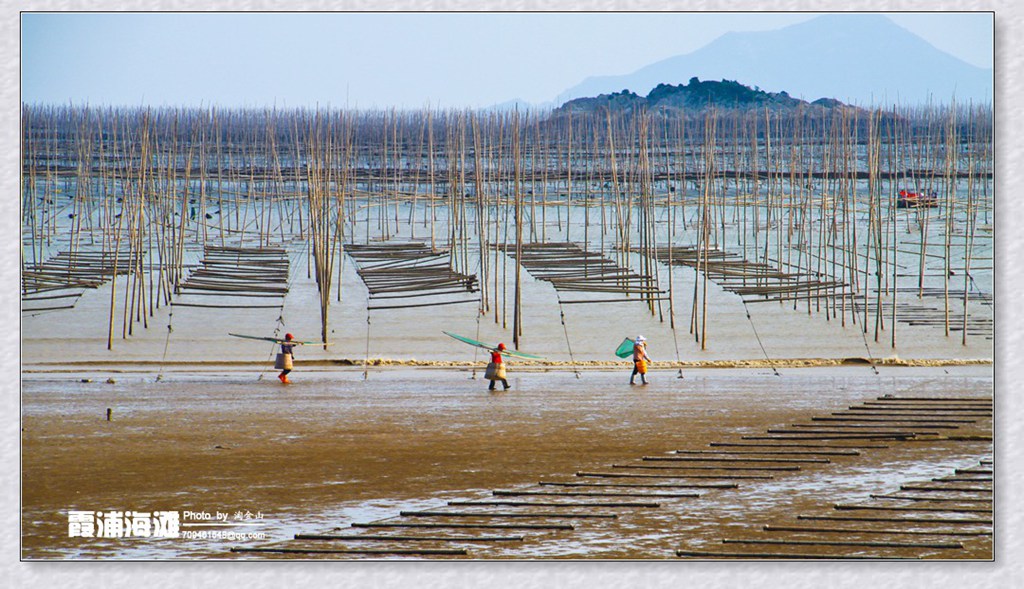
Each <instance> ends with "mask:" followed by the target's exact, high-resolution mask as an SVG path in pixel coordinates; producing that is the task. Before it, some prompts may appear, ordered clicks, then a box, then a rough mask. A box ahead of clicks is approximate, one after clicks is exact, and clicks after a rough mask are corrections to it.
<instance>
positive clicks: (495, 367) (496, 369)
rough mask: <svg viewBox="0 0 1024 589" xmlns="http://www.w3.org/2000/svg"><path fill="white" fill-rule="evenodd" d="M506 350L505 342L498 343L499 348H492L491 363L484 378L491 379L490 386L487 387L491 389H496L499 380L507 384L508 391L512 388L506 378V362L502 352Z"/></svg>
mask: <svg viewBox="0 0 1024 589" xmlns="http://www.w3.org/2000/svg"><path fill="white" fill-rule="evenodd" d="M504 350H505V344H498V347H497V348H495V349H493V350H491V363H490V364H488V365H487V371H486V372H484V378H486V379H487V380H489V381H491V384H490V386H488V387H487V390H489V391H493V390H494V385H495V384H496V383H497V382H498V381H499V380H500V381H501V384H502V385H504V386H505V390H506V391H507V390H508V389H509V388H511V385H509V384H508V381H507V380H505V363H504V362H503V361H502V359H501V353H502V352H503V351H504Z"/></svg>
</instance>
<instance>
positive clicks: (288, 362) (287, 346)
mask: <svg viewBox="0 0 1024 589" xmlns="http://www.w3.org/2000/svg"><path fill="white" fill-rule="evenodd" d="M292 339H293V336H292V334H290V333H286V334H284V341H283V342H281V353H280V354H278V355H277V361H276V362H274V368H277V369H278V370H280V371H281V374H278V375H277V378H278V379H280V380H281V382H282V383H284V384H289V383H290V382H292V381H290V380H288V373H289V372H291V371H292V360H293V359H294V357H295V356H294V354H295V344H293V343H291V342H292Z"/></svg>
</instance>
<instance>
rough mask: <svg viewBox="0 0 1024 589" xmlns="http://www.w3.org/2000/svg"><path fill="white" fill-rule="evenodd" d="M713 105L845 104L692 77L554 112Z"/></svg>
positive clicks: (582, 101)
mask: <svg viewBox="0 0 1024 589" xmlns="http://www.w3.org/2000/svg"><path fill="white" fill-rule="evenodd" d="M712 106H713V107H715V108H717V109H724V110H734V109H735V110H749V109H760V108H770V109H773V110H797V109H799V108H801V107H803V108H821V109H831V108H835V107H842V106H846V105H844V104H843V103H842V102H839V101H838V100H835V99H832V98H820V99H818V100H815V101H814V102H807V101H805V100H800V99H798V98H793V97H792V96H790V95H789V94H787V93H786V92H765V91H764V90H761V89H760V88H757V87H754V88H751V87H749V86H744V85H743V84H740V83H739V82H736V81H733V80H722V81H720V82H716V81H701V80H699V79H697V78H696V77H694V78H690V82H689V83H688V84H679V85H677V86H673V85H671V84H658V85H657V86H656V87H655V88H654V89H653V90H651V91H650V93H649V94H647V96H640V95H639V94H637V93H635V92H630V91H629V90H628V89H627V90H622V91H621V92H613V93H611V94H601V95H599V96H596V97H587V98H576V99H574V100H570V101H569V102H566V103H565V104H563V105H562V106H560V107H558V108H556V109H555V111H554V114H556V115H558V114H564V113H569V112H572V113H579V112H599V111H603V110H605V109H610V110H612V111H614V112H618V111H631V110H639V109H643V108H646V109H647V110H660V109H665V110H684V111H699V110H703V109H705V108H708V107H712Z"/></svg>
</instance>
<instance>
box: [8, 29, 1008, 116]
mask: <svg viewBox="0 0 1024 589" xmlns="http://www.w3.org/2000/svg"><path fill="white" fill-rule="evenodd" d="M821 14H825V13H811V12H799V13H781V12H773V13H753V12H750V13H713V12H703V13H696V12H690V13H637V12H629V13H615V12H601V13H593V12H591V13H511V12H504V13H447V12H440V13H431V12H418V13H341V12H332V13H297V12H290V13H247V12H233V13H32V12H26V13H23V14H22V29H21V48H22V54H21V82H22V88H21V89H22V94H21V98H22V101H23V102H24V103H29V104H68V103H70V104H75V105H86V104H88V105H96V106H108V105H111V106H218V107H252V108H266V107H278V108H295V107H315V106H319V107H328V106H329V107H352V108H392V107H395V108H422V107H426V106H431V107H444V108H449V107H455V108H461V107H474V108H480V107H487V106H493V105H496V104H501V103H505V102H508V101H512V100H520V101H523V102H526V103H531V104H544V103H549V102H552V101H555V100H556V99H557V97H558V96H559V94H561V93H563V92H564V91H566V90H567V89H568V88H570V87H571V86H573V85H575V84H578V83H580V82H581V81H582V80H584V79H585V78H587V77H590V76H598V75H612V74H625V73H630V72H632V71H635V70H637V69H639V68H641V67H644V66H646V65H649V64H651V63H654V62H656V61H659V60H662V59H665V58H668V57H672V56H676V55H682V54H687V53H691V52H693V51H695V50H697V49H699V48H701V47H703V46H705V45H707V44H708V43H710V42H711V41H713V40H715V39H716V38H718V37H720V36H721V35H723V34H725V33H728V32H733V31H755V30H771V29H778V28H782V27H785V26H789V25H792V24H796V23H799V22H804V21H807V20H810V19H812V18H815V17H817V16H820V15H821ZM879 14H883V15H884V16H887V17H889V18H890V19H891V20H893V21H894V22H895V23H896V24H898V25H899V26H902V27H904V28H906V29H908V30H909V31H910V32H912V33H914V34H917V35H919V36H921V37H922V38H924V39H925V40H926V41H928V42H929V43H931V44H932V45H933V46H935V47H936V48H937V49H939V50H941V51H944V52H946V53H949V54H950V55H953V56H954V57H957V58H958V59H961V60H963V61H965V62H967V63H970V64H972V65H975V66H977V67H983V68H991V67H993V64H992V61H993V50H992V47H993V43H992V32H993V31H992V28H993V27H992V19H993V15H992V13H977V12H976V13H949V12H941V13H939V12H934V13H906V12H901V13H879ZM954 33H955V34H954ZM55 40H56V41H55ZM552 56H557V58H555V59H553V58H552ZM739 81H740V82H741V83H743V82H744V81H743V80H739Z"/></svg>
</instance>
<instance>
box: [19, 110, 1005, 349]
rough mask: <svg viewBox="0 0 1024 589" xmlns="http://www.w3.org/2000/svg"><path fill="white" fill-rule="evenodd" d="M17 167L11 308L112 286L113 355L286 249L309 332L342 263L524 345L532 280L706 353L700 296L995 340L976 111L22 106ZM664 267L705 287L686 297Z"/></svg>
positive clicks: (43, 307) (561, 299) (873, 330)
mask: <svg viewBox="0 0 1024 589" xmlns="http://www.w3.org/2000/svg"><path fill="white" fill-rule="evenodd" d="M21 154H22V176H21V178H22V185H21V189H22V199H21V221H22V238H23V239H22V252H21V265H22V274H21V275H22V284H21V289H22V290H21V294H22V300H23V303H22V304H23V312H29V311H34V312H45V311H47V310H55V309H61V308H67V307H69V306H73V305H74V301H75V300H76V298H75V297H76V295H80V293H81V292H83V291H85V290H86V289H93V288H98V287H99V286H101V285H105V284H107V283H111V282H112V283H113V287H112V288H111V292H110V295H109V313H107V317H106V322H107V333H108V337H107V342H106V343H107V347H108V348H112V347H113V346H114V345H115V343H116V341H117V340H119V339H125V338H128V337H130V336H131V334H132V333H133V331H134V330H136V329H140V328H141V329H145V328H147V327H148V324H149V321H150V319H151V318H152V317H153V316H154V314H155V313H156V312H157V310H158V309H160V308H161V307H163V306H168V305H172V304H178V303H176V301H178V302H181V301H180V300H179V297H180V296H181V294H182V292H184V291H183V289H186V288H192V290H191V291H190V292H193V293H195V294H203V293H204V292H205V293H210V294H214V295H216V294H218V293H219V294H224V293H230V292H232V291H235V292H241V291H242V290H244V292H245V293H246V294H247V295H249V296H251V297H252V298H251V299H249V302H250V304H255V303H258V302H259V301H260V297H269V296H280V294H281V293H280V291H279V287H278V286H275V285H277V284H279V282H280V281H278V282H274V281H273V280H269V279H268V278H267V277H269V276H280V275H281V273H282V272H283V273H284V274H287V273H288V271H287V270H286V269H285V270H282V269H280V268H278V267H276V266H275V264H277V263H278V262H276V261H274V260H276V259H277V258H275V257H274V256H275V255H277V254H275V252H278V251H280V250H282V249H284V248H296V247H301V252H302V259H303V260H304V261H305V264H304V267H303V271H304V272H305V273H306V275H307V276H308V277H309V278H310V279H311V280H315V283H316V285H317V291H318V293H319V302H320V306H319V313H320V317H321V323H322V326H323V328H322V333H321V338H322V341H323V342H324V343H328V335H329V329H328V328H327V325H328V321H329V316H330V308H331V303H332V302H335V303H336V302H337V301H340V298H341V293H342V288H341V286H342V284H341V280H342V273H341V272H340V267H341V264H342V263H343V259H344V257H345V256H350V257H351V259H353V260H355V261H356V263H358V264H359V265H360V276H361V277H362V279H363V280H364V281H365V282H366V284H367V285H368V286H370V285H372V287H371V295H372V296H373V295H376V296H377V297H378V298H377V300H379V301H380V302H377V303H374V304H376V305H379V308H387V305H385V304H384V303H385V301H390V303H389V304H393V305H397V304H408V305H409V306H412V305H413V304H415V303H418V302H427V301H430V300H431V299H429V298H419V299H417V298H414V297H417V296H420V297H424V295H425V294H427V295H430V296H438V295H442V294H444V293H449V292H455V291H463V292H470V293H472V300H473V302H474V303H475V305H476V308H477V309H478V311H479V312H480V314H482V315H483V316H484V317H485V318H486V320H489V321H493V322H495V323H497V324H500V325H501V326H503V327H504V328H506V329H511V330H512V335H513V337H514V339H515V341H516V342H518V340H519V337H520V335H521V334H522V330H523V322H522V316H523V314H524V313H527V312H529V311H528V310H526V309H523V308H522V299H521V289H522V281H523V280H524V279H525V278H526V275H532V276H534V277H535V278H538V279H541V280H547V281H549V282H551V284H552V285H553V286H554V288H555V292H556V295H557V297H558V303H559V305H562V304H572V303H574V302H601V301H603V300H610V299H618V298H623V297H625V298H631V299H635V300H638V301H642V302H643V303H644V304H645V308H646V309H647V310H648V311H649V312H650V314H651V316H652V317H654V318H655V319H656V320H658V321H671V322H672V325H673V328H675V327H676V325H677V324H678V326H679V328H680V329H687V328H688V329H689V333H690V334H691V335H692V337H693V339H694V341H695V342H698V343H699V344H700V345H701V346H702V347H705V346H706V345H707V344H708V342H710V341H711V339H712V338H713V331H714V330H713V327H714V317H715V309H714V308H713V307H712V306H711V305H710V303H709V296H708V288H709V282H710V283H712V284H716V285H719V286H720V287H722V288H724V289H725V290H727V291H729V292H731V293H735V294H736V295H738V296H740V297H742V298H743V301H744V303H745V304H749V305H754V304H755V303H756V304H766V303H771V304H776V305H783V306H787V307H790V308H792V309H794V310H796V311H799V312H804V313H809V314H810V313H817V314H821V315H822V316H823V317H824V318H825V319H826V320H828V321H837V322H840V323H841V324H842V325H843V326H856V328H857V329H860V330H862V331H863V333H864V334H865V338H866V339H871V340H873V341H875V342H880V343H884V344H886V345H889V346H891V347H893V348H896V347H897V346H898V338H897V329H896V324H897V323H898V322H902V323H906V324H912V325H933V326H935V327H936V329H937V330H938V329H941V333H943V334H944V336H945V337H947V338H960V339H961V341H962V343H963V344H965V345H966V344H967V342H968V337H969V336H979V337H988V336H990V335H991V330H992V325H991V320H990V318H986V316H985V315H980V316H979V315H978V314H977V313H976V312H974V311H973V309H975V308H976V307H975V305H979V304H980V305H990V304H991V296H992V292H991V272H992V216H993V203H994V186H993V115H992V108H991V105H970V106H964V105H959V106H914V107H893V108H889V109H883V108H875V109H864V108H857V107H852V106H845V105H840V106H832V107H819V106H812V107H808V108H800V109H789V110H778V109H771V108H751V109H737V108H725V107H722V106H708V107H705V108H700V109H681V108H658V109H645V108H639V109H629V110H615V109H607V108H605V109H595V110H591V111H572V110H565V109H560V110H556V111H530V110H525V111H517V110H511V111H501V112H498V111H472V110H419V111H407V110H344V109H293V110H282V109H245V110H238V109H234V110H232V109H225V108H101V107H87V106H42V105H24V106H23V108H22V135H21ZM391 246H393V247H391ZM389 248H390V249H389ZM243 257H245V259H246V260H247V261H239V260H241V259H242V258H243ZM225 259H231V260H232V265H231V266H230V267H224V268H221V269H216V268H219V266H217V261H218V260H225ZM410 260H411V261H410ZM389 269H390V273H387V274H383V272H385V271H386V270H389ZM426 269H430V272H429V273H428V272H426ZM673 270H675V271H678V272H682V273H687V272H692V275H693V277H694V280H693V285H692V289H691V292H687V293H686V295H687V296H686V297H685V300H686V304H685V308H683V307H684V305H681V304H680V301H682V300H683V298H684V297H683V296H682V294H683V293H679V292H676V291H678V290H680V287H679V284H678V283H679V277H678V276H677V277H676V278H675V280H673V274H675V273H676V272H674V271H673ZM200 271H205V272H206V274H204V275H203V276H206V278H204V279H202V280H200V279H199V278H200V275H199V274H198V273H199V272H200ZM982 274H984V275H985V276H987V278H986V279H985V280H982V279H980V275H982ZM190 279H192V280H193V282H192V283H189V280H190ZM275 280H276V279H275ZM986 281H987V282H986ZM240 285H242V286H240ZM409 285H414V286H415V287H416V288H413V287H412V286H409ZM688 288H690V287H688ZM570 293H577V294H570ZM573 297H576V298H573ZM581 297H582V298H581ZM198 298H202V297H197V299H198ZM207 299H209V300H213V299H210V298H209V297H207ZM380 299H383V300H380ZM691 299H692V300H691ZM926 299H927V300H931V301H934V302H935V303H936V305H937V308H939V309H940V312H938V313H934V312H929V311H926V310H923V309H922V307H921V306H920V305H919V304H917V302H919V301H922V300H926ZM199 304H201V303H197V306H198V305H199ZM988 317H990V314H989V315H988ZM937 333H938V331H937Z"/></svg>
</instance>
